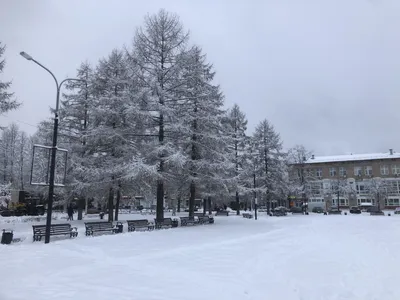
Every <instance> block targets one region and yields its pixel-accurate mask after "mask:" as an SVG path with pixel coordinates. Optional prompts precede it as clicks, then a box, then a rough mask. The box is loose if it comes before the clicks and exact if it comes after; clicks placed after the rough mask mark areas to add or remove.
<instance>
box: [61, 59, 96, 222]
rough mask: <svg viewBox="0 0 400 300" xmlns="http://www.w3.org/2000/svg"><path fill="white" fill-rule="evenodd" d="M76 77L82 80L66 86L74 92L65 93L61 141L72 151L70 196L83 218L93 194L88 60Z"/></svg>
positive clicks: (91, 99) (89, 70)
mask: <svg viewBox="0 0 400 300" xmlns="http://www.w3.org/2000/svg"><path fill="white" fill-rule="evenodd" d="M76 78H77V79H80V81H69V82H68V83H67V86H66V88H67V89H68V90H69V91H70V92H69V93H67V94H64V95H63V96H64V97H63V99H62V101H61V109H60V126H59V128H60V130H59V137H60V138H59V139H60V142H59V144H61V145H63V146H64V144H65V146H64V147H65V148H68V150H69V162H68V164H67V165H68V168H67V170H68V172H67V182H68V186H67V188H66V190H67V192H68V198H69V199H72V198H75V197H76V198H78V220H80V219H82V210H83V206H84V202H85V198H87V197H88V196H89V194H88V191H89V190H90V188H91V186H90V174H88V173H87V172H86V171H85V166H86V164H87V163H88V162H90V159H88V158H87V157H86V155H85V154H86V151H87V149H86V148H87V147H86V146H87V142H86V139H87V129H88V126H89V115H90V109H91V108H92V107H93V103H92V102H93V96H92V92H93V91H92V88H91V84H92V82H93V70H92V67H91V66H90V64H89V63H88V62H84V63H82V64H81V65H80V67H79V68H78V70H77V74H76Z"/></svg>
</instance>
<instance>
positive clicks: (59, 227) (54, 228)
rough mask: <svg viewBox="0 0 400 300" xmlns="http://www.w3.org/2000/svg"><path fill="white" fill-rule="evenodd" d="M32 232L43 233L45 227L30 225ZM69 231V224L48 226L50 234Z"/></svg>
mask: <svg viewBox="0 0 400 300" xmlns="http://www.w3.org/2000/svg"><path fill="white" fill-rule="evenodd" d="M32 228H33V232H45V231H46V225H32ZM65 231H71V224H52V225H51V226H50V232H52V233H56V232H65Z"/></svg>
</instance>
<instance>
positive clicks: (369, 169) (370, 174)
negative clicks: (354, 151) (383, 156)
mask: <svg viewBox="0 0 400 300" xmlns="http://www.w3.org/2000/svg"><path fill="white" fill-rule="evenodd" d="M364 174H365V175H367V176H368V175H369V176H372V167H371V166H366V167H365V168H364Z"/></svg>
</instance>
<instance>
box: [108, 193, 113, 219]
mask: <svg viewBox="0 0 400 300" xmlns="http://www.w3.org/2000/svg"><path fill="white" fill-rule="evenodd" d="M113 210H114V189H113V188H112V187H110V191H109V194H108V222H112V221H114V220H113Z"/></svg>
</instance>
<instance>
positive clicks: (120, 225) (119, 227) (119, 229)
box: [117, 223, 124, 233]
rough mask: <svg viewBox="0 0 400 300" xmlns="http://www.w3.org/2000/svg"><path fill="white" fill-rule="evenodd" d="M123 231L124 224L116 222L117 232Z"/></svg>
mask: <svg viewBox="0 0 400 300" xmlns="http://www.w3.org/2000/svg"><path fill="white" fill-rule="evenodd" d="M122 232H124V225H123V224H122V223H118V224H117V233H122Z"/></svg>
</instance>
